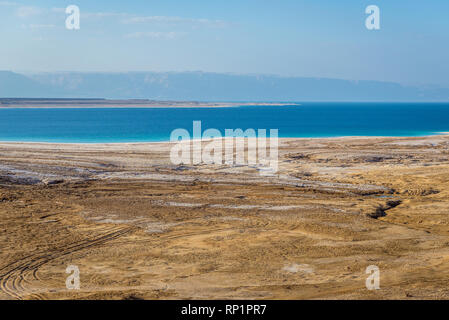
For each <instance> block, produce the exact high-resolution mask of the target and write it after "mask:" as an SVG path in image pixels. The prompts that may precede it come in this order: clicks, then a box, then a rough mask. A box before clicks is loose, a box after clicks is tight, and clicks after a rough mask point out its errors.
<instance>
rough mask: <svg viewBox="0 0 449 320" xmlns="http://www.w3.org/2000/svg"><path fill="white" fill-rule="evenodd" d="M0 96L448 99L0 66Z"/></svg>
mask: <svg viewBox="0 0 449 320" xmlns="http://www.w3.org/2000/svg"><path fill="white" fill-rule="evenodd" d="M0 97H1V98H107V99H155V100H195V101H259V102H260V101H283V102H287V101H298V102H300V101H449V88H432V87H410V86H402V85H400V84H397V83H392V82H380V81H348V80H338V79H323V78H301V77H280V76H272V75H235V74H220V73H205V72H167V73H157V72H128V73H77V72H61V73H38V74H32V75H24V74H19V73H14V72H10V71H0Z"/></svg>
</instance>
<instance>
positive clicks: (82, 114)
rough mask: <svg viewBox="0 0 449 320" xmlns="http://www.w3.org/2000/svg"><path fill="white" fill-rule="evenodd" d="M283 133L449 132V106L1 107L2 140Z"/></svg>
mask: <svg viewBox="0 0 449 320" xmlns="http://www.w3.org/2000/svg"><path fill="white" fill-rule="evenodd" d="M194 120H200V121H202V129H203V130H205V129H208V128H216V129H219V130H220V131H221V132H222V134H223V135H224V129H236V128H241V129H243V130H245V129H248V128H253V129H279V136H280V137H335V136H420V135H428V134H435V133H438V132H442V131H449V103H302V104H301V105H300V106H244V107H235V108H234V107H233V108H179V109H169V108H163V109H132V108H119V109H116V108H108V109H104V108H92V109H1V108H0V141H36V142H89V143H93V142H141V141H164V140H169V138H170V133H171V132H172V130H174V129H176V128H185V129H187V130H188V131H189V132H190V133H192V121H194Z"/></svg>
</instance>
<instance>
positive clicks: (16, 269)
mask: <svg viewBox="0 0 449 320" xmlns="http://www.w3.org/2000/svg"><path fill="white" fill-rule="evenodd" d="M135 229H136V228H135V227H125V228H123V227H122V228H111V229H110V230H109V231H108V232H107V233H106V234H103V235H101V236H99V237H96V238H92V239H86V240H81V241H79V242H74V243H71V244H68V245H65V246H62V247H60V248H57V249H54V250H52V251H51V252H41V253H37V254H32V255H29V256H26V257H24V258H22V259H20V260H17V261H14V262H12V263H9V264H8V265H6V266H4V267H2V268H0V291H2V292H4V293H6V294H7V295H8V296H10V297H12V298H14V299H22V298H23V297H24V296H25V295H27V294H30V295H31V297H33V298H36V299H43V296H41V295H39V294H37V293H36V294H33V292H32V291H29V290H27V289H26V288H25V285H24V284H25V283H26V282H29V280H28V277H31V278H32V279H34V280H39V278H38V275H37V271H38V269H39V268H40V267H41V266H43V265H44V264H47V263H49V262H50V261H52V260H55V259H58V258H61V257H64V256H67V255H70V254H72V253H75V252H78V251H81V250H84V249H88V248H91V247H94V246H99V245H102V244H104V243H107V242H109V241H112V240H115V239H117V238H119V237H121V236H123V235H125V234H127V233H129V232H131V231H133V230H135Z"/></svg>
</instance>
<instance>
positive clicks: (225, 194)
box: [0, 134, 449, 299]
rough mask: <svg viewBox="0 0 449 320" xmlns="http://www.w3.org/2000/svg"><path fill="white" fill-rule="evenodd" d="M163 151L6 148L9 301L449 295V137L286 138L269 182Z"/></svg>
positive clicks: (1, 172) (3, 273)
mask: <svg viewBox="0 0 449 320" xmlns="http://www.w3.org/2000/svg"><path fill="white" fill-rule="evenodd" d="M170 148H171V144H170V143H135V144H52V143H12V142H11V143H6V142H2V143H0V217H1V219H0V299H448V298H449V136H447V135H444V134H441V135H435V136H427V137H344V138H326V139H324V138H323V139H321V138H320V139H280V145H279V172H278V174H277V175H275V176H272V177H265V176H261V175H260V172H259V170H258V168H257V167H253V166H247V165H239V166H236V165H235V166H227V165H204V164H203V165H173V164H172V163H171V162H170V159H169V154H170ZM70 265H74V266H77V268H79V272H80V274H79V276H80V288H79V290H77V289H68V288H67V287H66V280H67V277H69V275H70V274H68V273H66V269H67V267H68V266H70ZM371 265H374V266H377V267H378V268H379V270H380V289H379V290H368V289H367V287H366V279H367V277H368V276H369V275H368V274H367V273H366V268H367V267H368V266H371Z"/></svg>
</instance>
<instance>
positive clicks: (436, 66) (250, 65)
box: [0, 0, 449, 87]
mask: <svg viewBox="0 0 449 320" xmlns="http://www.w3.org/2000/svg"><path fill="white" fill-rule="evenodd" d="M71 4H74V5H77V6H79V8H80V10H81V29H80V30H67V29H66V28H65V20H66V17H67V15H66V14H65V8H66V7H67V6H68V5H71ZM371 4H374V5H377V6H378V7H379V8H380V11H381V12H380V18H381V25H380V26H381V29H380V30H376V31H373V30H367V29H366V27H365V19H366V17H367V15H366V14H365V8H366V7H367V6H368V5H371ZM0 40H1V45H0V70H12V71H49V72H50V71H192V70H201V71H212V72H233V73H264V74H280V75H288V76H307V77H331V78H342V79H353V80H384V81H395V82H400V83H404V84H435V85H440V86H444V87H449V1H448V0H429V1H424V0H369V1H361V0H338V1H337V0H308V1H305V0H304V1H302V0H222V1H218V0H217V1H216V0H182V1H180V0H157V1H151V0H132V1H123V0H96V1H92V0H70V1H61V0H41V1H37V0H17V1H15V0H6V1H3V0H0Z"/></svg>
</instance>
